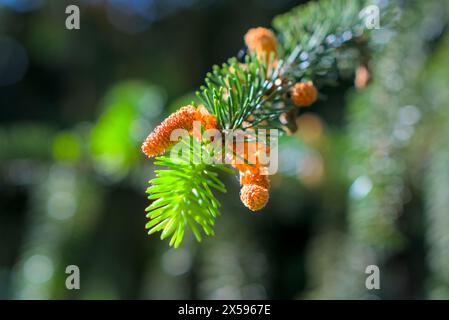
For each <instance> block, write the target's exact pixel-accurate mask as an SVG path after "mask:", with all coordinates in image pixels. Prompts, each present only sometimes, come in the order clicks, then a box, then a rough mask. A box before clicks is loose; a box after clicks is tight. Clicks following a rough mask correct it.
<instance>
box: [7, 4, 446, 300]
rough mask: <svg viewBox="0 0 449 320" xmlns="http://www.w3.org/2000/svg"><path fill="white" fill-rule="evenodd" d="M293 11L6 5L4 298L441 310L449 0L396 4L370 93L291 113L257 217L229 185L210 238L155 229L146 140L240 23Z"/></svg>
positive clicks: (219, 58)
mask: <svg viewBox="0 0 449 320" xmlns="http://www.w3.org/2000/svg"><path fill="white" fill-rule="evenodd" d="M299 3H300V1H293V0H278V1H271V0H250V1H238V0H229V1H225V0H103V1H101V0H95V1H94V0H91V1H87V0H85V1H70V2H68V1H48V0H47V1H45V0H0V298H2V299H67V298H73V299H164V298H166V299H178V298H185V299H197V298H200V299H215V298H222V299H240V298H246V299H265V298H269V299H271V298H274V299H279V298H281V299H297V298H300V299H309V298H310V299H325V298H337V299H347V298H355V299H378V298H381V299H417V298H437V299H447V298H449V144H448V142H447V141H446V139H447V137H449V121H448V120H449V102H448V101H449V62H448V59H447V57H448V56H449V37H448V34H447V32H446V31H447V28H448V22H449V18H448V12H447V10H448V1H446V0H435V1H431V2H425V1H421V2H420V1H406V2H402V1H397V2H393V3H394V4H395V5H397V6H398V8H399V9H400V19H399V23H398V29H397V32H390V31H388V32H387V31H385V30H382V29H380V30H376V31H375V37H377V38H378V39H379V41H381V42H382V41H383V42H385V43H386V46H385V49H384V50H382V51H381V52H379V53H376V54H375V55H374V56H373V59H372V61H371V63H370V69H371V70H372V77H373V80H372V81H371V83H370V85H369V86H368V87H367V88H366V89H364V90H359V91H358V90H356V89H355V88H354V86H353V81H352V78H353V75H341V79H340V82H339V85H338V86H335V87H328V88H324V90H323V92H322V99H321V100H320V101H319V102H318V103H316V104H315V105H314V106H313V107H312V108H310V109H307V110H306V111H302V114H301V116H300V117H299V118H298V126H299V130H298V132H297V133H296V134H294V135H292V136H285V137H284V138H283V139H282V140H281V148H280V155H279V158H280V167H279V173H278V174H277V175H275V176H273V177H272V185H273V188H272V192H271V199H270V203H269V205H268V206H267V207H266V208H265V209H264V210H263V211H261V212H259V213H251V212H249V211H248V210H246V209H245V208H244V207H243V205H242V204H241V203H240V200H239V197H238V190H239V186H238V179H237V176H235V177H228V178H227V180H226V184H227V186H228V193H227V194H225V195H220V196H219V199H220V201H221V202H222V204H223V208H222V210H221V212H222V216H221V217H220V218H219V219H218V220H217V224H216V236H215V237H213V238H207V239H205V240H204V241H203V242H202V243H197V242H196V241H195V240H194V239H193V237H192V235H188V236H187V238H186V239H185V241H184V243H183V244H182V246H181V248H180V249H177V250H175V249H170V248H169V247H168V243H167V242H166V241H160V240H159V239H158V237H157V235H153V236H150V237H149V236H147V235H146V232H145V230H144V226H145V222H146V218H145V212H144V209H145V207H146V206H147V205H148V200H147V199H146V195H145V193H144V192H145V189H146V186H147V181H148V180H149V179H150V178H152V177H153V176H154V167H153V165H152V161H150V160H148V159H146V158H145V157H144V156H143V155H142V154H141V152H140V144H141V142H142V141H143V139H144V138H145V137H146V135H147V134H148V133H149V132H150V131H151V130H152V129H153V128H154V126H155V125H157V124H158V123H159V122H160V121H161V120H162V119H163V118H164V117H165V116H167V115H168V114H169V113H170V112H173V111H174V110H176V109H177V108H179V107H181V106H182V105H184V104H186V103H189V102H190V101H191V100H192V98H193V96H194V95H193V93H194V91H195V90H196V89H197V88H198V87H199V86H200V85H201V84H202V81H203V78H204V75H205V74H206V72H208V71H209V70H210V69H211V67H212V65H213V64H219V63H221V62H223V61H225V60H226V59H227V58H228V57H230V56H233V55H235V54H236V53H237V52H238V51H239V49H240V48H242V46H243V39H242V38H243V35H244V33H245V32H246V30H247V29H249V28H250V27H254V26H269V25H270V22H271V20H272V18H273V17H274V16H275V15H277V14H280V13H284V12H286V11H288V10H289V9H291V8H292V7H294V6H296V5H298V4H299ZM69 4H77V5H79V7H80V9H81V29H80V30H67V29H66V28H65V19H66V17H67V15H66V14H65V8H66V6H67V5H69ZM380 23H381V26H382V21H381V22H380ZM372 264H375V265H378V266H379V268H380V279H381V282H380V283H381V289H380V290H367V289H366V288H365V279H366V277H367V274H365V269H366V267H367V266H368V265H372ZM67 265H77V266H79V268H80V271H81V289H80V290H67V289H66V288H65V279H66V276H67V275H66V274H65V268H66V266H67Z"/></svg>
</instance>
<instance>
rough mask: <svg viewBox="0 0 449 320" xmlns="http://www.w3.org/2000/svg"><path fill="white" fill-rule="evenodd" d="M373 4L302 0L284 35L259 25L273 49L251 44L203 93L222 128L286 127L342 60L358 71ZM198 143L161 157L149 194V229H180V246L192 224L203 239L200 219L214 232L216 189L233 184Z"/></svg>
mask: <svg viewBox="0 0 449 320" xmlns="http://www.w3.org/2000/svg"><path fill="white" fill-rule="evenodd" d="M368 4H370V3H369V2H368V1H364V0H363V1H362V0H360V1H357V0H332V1H331V0H322V1H320V2H313V3H309V4H307V5H302V6H299V7H297V8H295V9H293V10H291V12H289V13H287V14H284V15H282V16H279V17H277V18H275V20H274V27H275V29H276V30H277V33H278V34H277V39H278V40H276V35H274V34H273V33H272V32H271V31H269V30H267V29H264V30H262V31H261V30H253V31H255V33H254V34H255V35H256V36H260V35H262V36H265V37H267V38H268V40H269V41H271V42H272V43H270V44H269V46H268V49H267V48H265V49H263V47H262V51H265V52H257V51H255V50H253V49H251V48H248V49H251V50H252V51H251V50H248V54H247V55H245V57H243V63H240V62H239V61H238V60H237V59H236V58H231V59H229V60H228V62H227V63H225V64H223V65H222V66H221V67H219V66H214V67H213V69H212V72H210V73H208V74H207V77H206V79H205V85H204V86H202V87H201V88H200V91H199V92H197V95H198V97H199V98H200V100H201V102H202V103H203V104H204V106H205V107H206V109H207V110H208V112H209V113H210V114H211V115H212V117H213V118H214V119H215V120H216V123H217V129H219V130H221V132H222V133H223V132H224V133H225V132H227V131H231V130H236V129H249V128H251V129H258V128H267V129H275V128H277V129H284V128H285V127H284V125H285V124H283V123H282V122H281V120H280V119H281V118H280V116H281V115H282V114H284V115H285V114H287V112H289V111H290V110H292V108H296V107H300V106H308V105H310V104H311V103H313V102H314V101H315V100H316V96H317V89H316V88H315V86H314V83H317V84H318V87H320V86H321V85H325V84H328V83H331V82H335V81H336V80H337V79H338V78H339V73H341V72H342V71H343V69H342V68H341V66H340V63H341V62H342V61H345V62H346V65H350V66H351V68H352V70H350V71H351V72H353V71H354V69H355V67H356V63H357V61H358V60H364V59H365V57H364V56H365V55H367V52H368V53H369V52H370V50H372V49H373V48H374V47H376V46H375V45H374V42H373V41H372V39H371V37H370V32H371V30H368V29H367V28H366V26H365V21H364V20H363V19H362V18H361V17H360V11H361V10H362V9H363V8H364V7H365V6H367V5H368ZM380 9H381V10H380V12H381V20H382V23H383V26H384V25H385V26H386V25H387V24H388V23H389V22H390V21H392V20H393V19H392V15H391V14H390V12H392V10H391V8H390V7H388V6H387V7H381V8H380ZM260 29H263V28H260ZM259 31H260V32H262V33H258V32H259ZM265 40H267V39H265ZM245 41H247V39H245ZM277 42H278V43H277ZM247 43H248V42H247ZM265 45H266V43H265ZM248 46H250V45H248ZM261 53H262V54H261ZM362 58H363V59H362ZM354 62H356V63H354ZM308 80H313V83H312V82H310V81H308ZM296 82H301V83H296ZM297 85H298V86H297ZM295 88H298V90H299V93H297V92H296V91H295V90H294V89H295ZM295 93H297V94H296V95H294V94H295ZM304 97H305V98H304ZM310 97H312V98H310ZM294 98H295V99H294ZM304 99H305V100H304ZM165 129H167V128H165ZM165 131H166V130H164V132H165ZM199 149H200V150H205V149H207V144H204V143H203V144H201V147H200V148H199ZM190 150H191V151H190V152H189V156H188V157H187V158H185V159H184V160H183V161H184V162H181V163H179V162H173V160H172V159H171V158H168V157H159V158H157V162H156V164H159V165H164V166H166V167H167V169H165V170H158V171H157V177H156V178H155V179H153V180H151V181H150V183H151V184H152V186H151V187H150V188H148V190H147V192H148V193H149V194H150V197H149V198H150V199H151V200H156V201H154V202H153V203H152V204H151V205H150V206H149V207H148V209H147V210H148V211H149V214H148V217H149V218H150V219H151V220H150V222H149V223H148V224H147V228H150V231H149V233H150V234H151V233H154V232H157V231H162V235H161V238H163V239H164V238H166V237H169V236H172V238H171V241H170V245H174V246H175V247H177V246H179V244H180V243H181V241H182V239H183V236H184V230H185V228H186V227H190V228H192V230H193V232H194V234H195V236H196V238H197V239H198V240H201V239H202V236H201V232H200V231H199V230H198V227H197V225H199V226H200V227H201V228H202V229H203V231H204V233H205V234H206V235H213V229H212V227H213V225H214V221H215V218H216V217H217V216H218V215H219V211H218V208H219V203H218V201H217V200H216V198H215V197H214V195H213V193H212V189H215V190H218V191H222V192H224V191H225V189H224V185H223V183H222V182H221V181H220V180H219V179H218V177H217V173H216V170H217V169H223V168H224V166H218V165H208V164H205V163H204V162H202V161H199V162H197V163H192V161H190V160H191V159H192V158H195V157H197V151H198V150H196V149H195V148H193V149H190ZM231 151H232V150H231ZM225 152H229V150H227V151H226V150H225ZM189 159H190V160H189ZM200 159H201V158H200ZM265 191H266V192H267V193H268V190H265ZM265 199H268V197H266V198H265ZM242 201H243V200H242ZM265 203H266V202H265ZM262 207H263V206H262Z"/></svg>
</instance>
